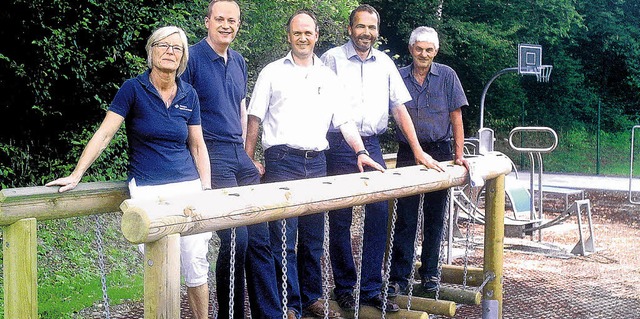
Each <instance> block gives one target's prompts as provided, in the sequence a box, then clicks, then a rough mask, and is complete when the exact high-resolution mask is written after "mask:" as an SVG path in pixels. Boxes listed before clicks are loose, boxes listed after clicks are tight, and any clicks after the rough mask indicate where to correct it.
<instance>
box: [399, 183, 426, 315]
mask: <svg viewBox="0 0 640 319" xmlns="http://www.w3.org/2000/svg"><path fill="white" fill-rule="evenodd" d="M397 204H398V200H397V199H396V200H394V202H393V205H394V206H393V210H394V211H395V210H396V209H397ZM423 229H424V194H420V199H419V201H418V220H417V223H416V237H415V238H414V239H413V258H412V259H411V260H412V263H411V272H410V273H409V285H408V289H409V291H408V292H407V310H411V297H412V296H413V282H414V280H415V277H416V267H415V264H416V262H417V261H418V246H419V245H420V234H421V233H423Z"/></svg>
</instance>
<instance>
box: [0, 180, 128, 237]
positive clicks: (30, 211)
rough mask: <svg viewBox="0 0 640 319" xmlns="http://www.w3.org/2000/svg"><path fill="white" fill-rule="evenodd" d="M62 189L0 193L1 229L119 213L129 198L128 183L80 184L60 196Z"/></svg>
mask: <svg viewBox="0 0 640 319" xmlns="http://www.w3.org/2000/svg"><path fill="white" fill-rule="evenodd" d="M58 189H59V187H45V186H38V187H22V188H8V189H3V190H1V191H0V225H1V226H4V225H10V224H13V223H14V222H16V221H18V220H21V219H25V218H35V219H36V220H49V219H62V218H69V217H77V216H87V215H92V214H101V213H111V212H117V211H119V206H120V204H121V203H122V201H124V200H125V199H127V198H129V190H128V188H127V183H126V182H122V181H120V182H95V183H80V184H78V187H76V188H75V189H73V190H70V191H68V192H64V193H58Z"/></svg>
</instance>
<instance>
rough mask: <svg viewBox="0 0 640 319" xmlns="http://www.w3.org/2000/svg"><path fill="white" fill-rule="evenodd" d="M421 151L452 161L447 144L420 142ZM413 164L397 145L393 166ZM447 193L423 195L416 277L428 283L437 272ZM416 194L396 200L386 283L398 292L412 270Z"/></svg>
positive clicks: (407, 152)
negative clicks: (422, 227) (395, 284)
mask: <svg viewBox="0 0 640 319" xmlns="http://www.w3.org/2000/svg"><path fill="white" fill-rule="evenodd" d="M422 149H423V150H424V151H425V152H427V153H428V154H429V155H431V156H432V157H433V158H434V159H436V160H437V161H448V160H451V159H452V158H453V156H452V154H451V146H450V143H449V142H440V143H423V144H422ZM413 165H416V162H415V158H414V156H413V152H412V151H411V148H410V147H409V145H407V144H404V143H400V145H399V149H398V157H397V162H396V166H397V167H406V166H413ZM447 194H448V190H446V189H444V190H440V191H435V192H430V193H426V194H424V204H423V212H424V229H423V231H424V236H423V240H422V255H421V256H420V260H421V261H422V267H420V271H419V272H420V277H421V278H422V280H423V281H425V280H426V281H428V280H429V279H430V278H431V277H436V276H437V273H438V261H439V259H440V242H441V240H442V230H443V224H444V216H445V213H446V211H447ZM419 199H420V195H415V196H409V197H404V198H399V199H398V208H397V214H398V218H397V220H396V225H395V228H394V229H395V238H394V242H393V250H392V255H391V271H390V281H392V282H397V283H398V284H399V285H400V287H401V288H402V289H405V288H406V287H407V285H408V280H409V275H410V274H411V268H412V267H413V254H414V247H413V246H414V241H415V237H416V227H417V223H418V207H419V206H418V204H419Z"/></svg>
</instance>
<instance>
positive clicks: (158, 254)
mask: <svg viewBox="0 0 640 319" xmlns="http://www.w3.org/2000/svg"><path fill="white" fill-rule="evenodd" d="M144 318H145V319H160V318H162V319H170V318H180V235H179V234H173V235H169V236H166V237H163V238H161V239H159V240H157V241H155V242H152V243H147V244H145V245H144Z"/></svg>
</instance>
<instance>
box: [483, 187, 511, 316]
mask: <svg viewBox="0 0 640 319" xmlns="http://www.w3.org/2000/svg"><path fill="white" fill-rule="evenodd" d="M504 180H505V177H504V175H500V176H498V177H496V178H494V179H492V180H488V181H487V191H486V217H485V226H484V228H485V235H484V267H483V269H484V276H485V278H487V277H492V278H493V279H492V280H490V281H489V282H488V283H487V285H486V286H484V289H483V290H482V299H483V300H482V318H483V319H500V318H502V281H503V277H502V272H503V269H502V267H503V249H504V204H505V197H504Z"/></svg>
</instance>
